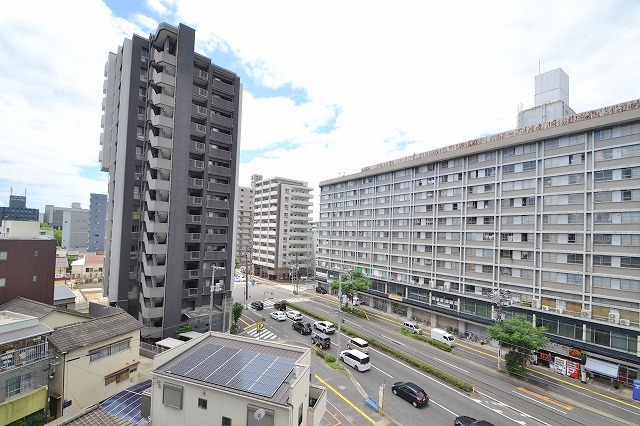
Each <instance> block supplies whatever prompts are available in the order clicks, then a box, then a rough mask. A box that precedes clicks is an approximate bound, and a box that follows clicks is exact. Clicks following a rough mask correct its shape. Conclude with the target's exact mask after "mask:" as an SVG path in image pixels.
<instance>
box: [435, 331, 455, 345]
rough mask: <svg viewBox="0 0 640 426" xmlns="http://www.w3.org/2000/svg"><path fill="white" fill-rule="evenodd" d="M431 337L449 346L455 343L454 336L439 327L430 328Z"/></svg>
mask: <svg viewBox="0 0 640 426" xmlns="http://www.w3.org/2000/svg"><path fill="white" fill-rule="evenodd" d="M431 338H432V339H434V340H437V341H438V342H442V343H444V344H445V345H449V346H451V347H454V346H455V345H456V338H455V337H454V336H453V334H451V333H447V332H446V331H444V330H441V329H439V328H432V329H431Z"/></svg>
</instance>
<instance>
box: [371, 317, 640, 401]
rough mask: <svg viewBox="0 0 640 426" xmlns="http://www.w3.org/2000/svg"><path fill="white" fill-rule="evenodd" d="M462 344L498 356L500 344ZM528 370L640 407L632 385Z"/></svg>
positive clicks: (531, 380) (535, 379)
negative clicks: (618, 385)
mask: <svg viewBox="0 0 640 426" xmlns="http://www.w3.org/2000/svg"><path fill="white" fill-rule="evenodd" d="M359 308H360V309H361V310H363V311H365V312H367V313H373V314H376V315H379V316H382V317H385V318H387V319H392V320H395V321H398V322H401V321H403V320H405V319H406V318H404V317H403V316H401V315H398V314H389V313H387V312H383V311H381V310H378V309H374V308H371V307H369V306H363V305H361V306H359ZM420 326H421V327H422V328H423V329H424V330H425V332H426V331H429V332H430V331H431V329H432V328H434V327H432V326H430V325H426V324H424V323H420ZM460 342H461V344H464V345H465V346H469V347H472V348H477V349H478V350H481V351H486V352H491V353H493V354H494V355H495V356H496V357H497V356H498V346H497V345H494V343H495V342H494V343H489V344H486V345H481V344H480V343H478V342H472V341H470V340H462V341H460ZM505 353H506V351H505V350H503V351H502V356H503V360H504V355H505ZM527 370H529V371H536V372H538V373H540V374H545V375H546V376H547V377H548V378H550V379H553V380H557V381H562V382H565V383H568V384H570V385H572V386H576V387H578V388H582V389H585V390H587V391H590V392H595V393H598V394H601V395H604V396H606V397H609V398H614V399H619V400H622V401H624V402H626V403H630V404H633V405H636V406H639V407H640V401H637V400H634V399H633V394H632V388H631V387H630V386H621V387H620V388H619V389H615V388H614V387H613V383H612V382H610V381H608V380H604V379H597V378H596V379H589V381H588V382H587V383H582V382H581V381H580V380H579V379H574V378H571V377H569V376H566V375H561V374H558V373H556V372H555V371H553V370H551V369H549V368H547V367H544V366H540V365H532V364H527ZM502 373H503V374H504V375H505V376H506V377H509V376H508V375H507V374H506V373H504V372H502ZM510 379H513V380H518V379H516V378H512V377H510ZM523 383H528V384H530V385H534V386H537V387H539V388H540V389H541V390H545V391H546V388H545V386H544V385H543V384H542V383H541V382H540V379H539V376H537V375H534V374H528V375H527V378H526V380H525V381H524V382H523Z"/></svg>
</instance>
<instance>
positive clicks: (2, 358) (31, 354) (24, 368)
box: [0, 311, 53, 425]
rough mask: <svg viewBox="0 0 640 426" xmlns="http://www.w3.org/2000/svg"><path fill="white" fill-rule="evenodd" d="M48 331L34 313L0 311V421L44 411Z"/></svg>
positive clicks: (3, 422) (5, 422) (47, 368)
mask: <svg viewBox="0 0 640 426" xmlns="http://www.w3.org/2000/svg"><path fill="white" fill-rule="evenodd" d="M52 331H53V329H52V328H51V327H49V326H46V325H44V324H42V323H41V322H40V321H39V320H38V318H36V317H33V316H29V315H23V314H19V313H16V312H11V311H0V389H3V390H4V391H0V424H3V425H6V424H9V423H12V422H14V421H16V420H20V419H22V418H24V417H26V416H29V415H31V414H34V413H37V412H39V411H40V412H45V410H46V408H47V384H48V380H49V350H48V342H47V336H48V335H49V334H50V333H51V332H52Z"/></svg>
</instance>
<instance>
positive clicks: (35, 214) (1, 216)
mask: <svg viewBox="0 0 640 426" xmlns="http://www.w3.org/2000/svg"><path fill="white" fill-rule="evenodd" d="M39 216H40V211H39V210H38V209H30V208H27V197H26V196H22V195H11V196H9V207H0V221H2V220H38V219H39Z"/></svg>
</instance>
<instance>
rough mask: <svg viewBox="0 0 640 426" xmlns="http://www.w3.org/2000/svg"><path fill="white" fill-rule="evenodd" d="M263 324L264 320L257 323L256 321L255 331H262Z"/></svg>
mask: <svg viewBox="0 0 640 426" xmlns="http://www.w3.org/2000/svg"><path fill="white" fill-rule="evenodd" d="M264 326H265V323H264V322H259V323H257V324H256V331H257V332H258V333H261V332H263V331H264Z"/></svg>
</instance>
